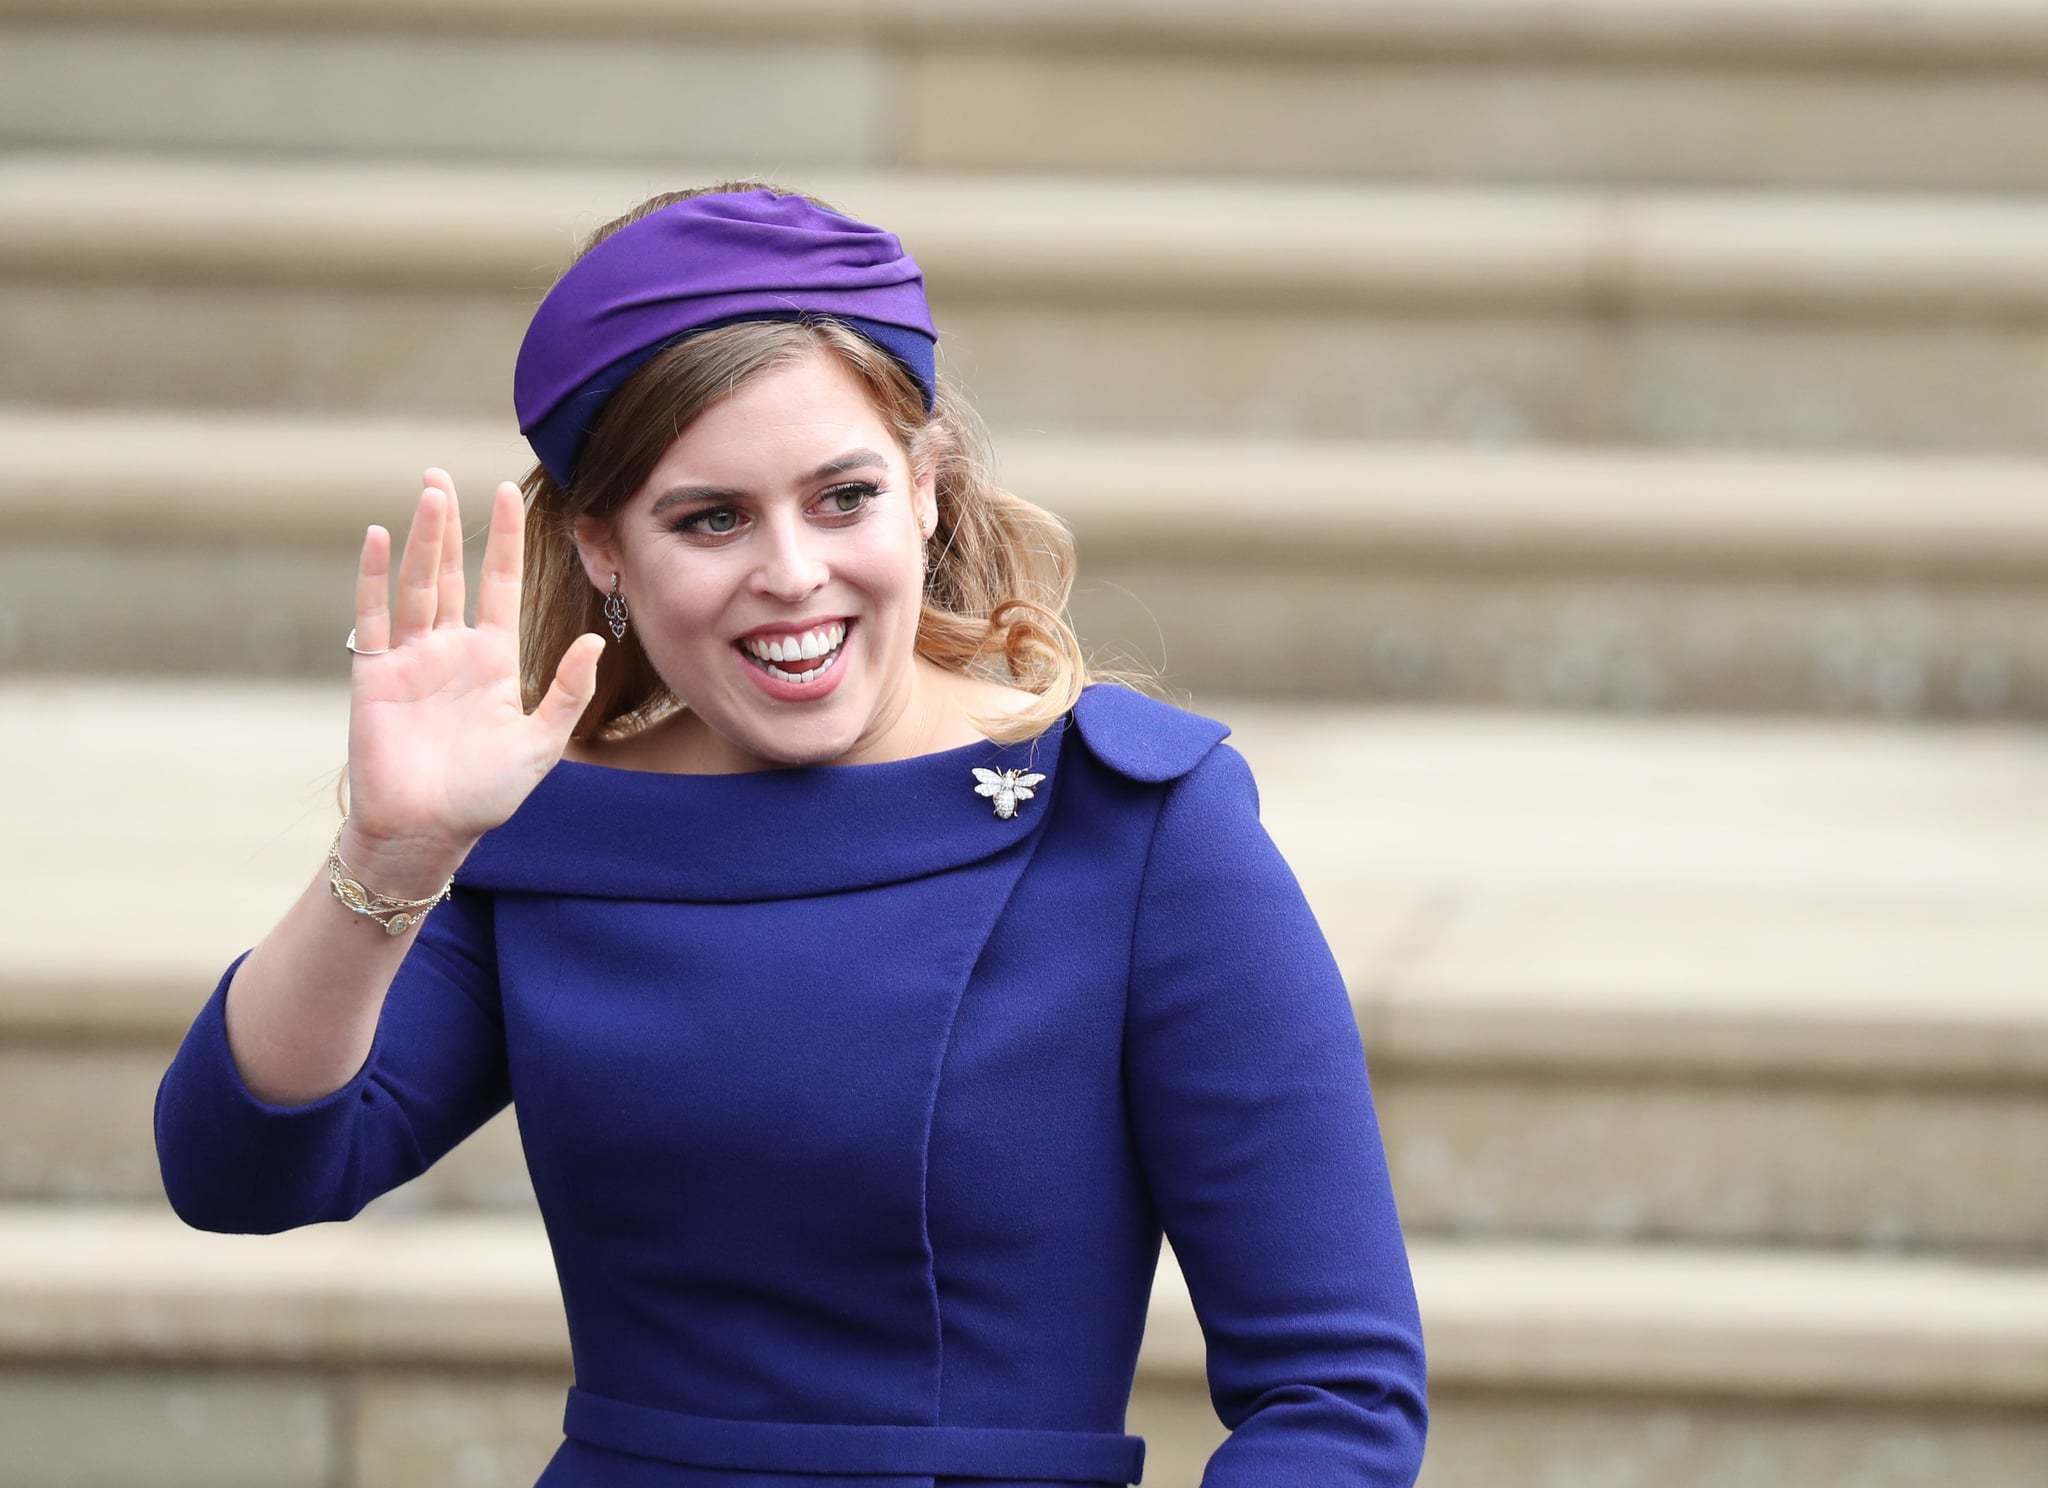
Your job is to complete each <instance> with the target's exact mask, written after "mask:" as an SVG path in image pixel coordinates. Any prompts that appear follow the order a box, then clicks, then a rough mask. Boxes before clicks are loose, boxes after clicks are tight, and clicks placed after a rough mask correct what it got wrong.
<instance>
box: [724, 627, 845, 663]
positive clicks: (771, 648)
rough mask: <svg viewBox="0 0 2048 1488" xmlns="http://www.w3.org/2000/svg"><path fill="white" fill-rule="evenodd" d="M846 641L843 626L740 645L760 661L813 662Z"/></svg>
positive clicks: (752, 640)
mask: <svg viewBox="0 0 2048 1488" xmlns="http://www.w3.org/2000/svg"><path fill="white" fill-rule="evenodd" d="M845 639H846V627H845V626H844V625H836V624H835V625H826V626H822V627H820V628H819V629H817V630H810V631H805V632H804V633H803V634H802V635H791V636H778V637H776V638H775V639H773V640H760V639H750V640H747V641H743V642H742V643H741V644H742V645H743V646H744V647H745V648H746V650H747V652H748V654H749V655H751V656H753V657H755V658H756V659H757V660H760V661H815V660H816V659H817V658H818V657H820V656H830V655H831V654H832V653H833V652H834V651H837V650H838V649H839V646H840V643H841V642H842V641H844V640H845Z"/></svg>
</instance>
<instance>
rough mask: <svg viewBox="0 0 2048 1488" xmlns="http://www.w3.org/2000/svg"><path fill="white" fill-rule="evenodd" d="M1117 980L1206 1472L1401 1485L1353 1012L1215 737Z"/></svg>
mask: <svg viewBox="0 0 2048 1488" xmlns="http://www.w3.org/2000/svg"><path fill="white" fill-rule="evenodd" d="M1130 999H1131V1000H1130V1010H1129V1014H1128V1023H1127V1028H1126V1040H1127V1043H1126V1052H1125V1059H1126V1077H1127V1080H1128V1090H1129V1099H1130V1104H1131V1113H1132V1121H1133V1123H1134V1126H1135V1129H1136V1132H1137V1138H1138V1145H1139V1154H1140V1158H1141V1161H1142V1162H1143V1165H1144V1169H1145V1174H1146V1177H1147V1180H1148V1182H1149V1183H1150V1185H1151V1189H1152V1195H1153V1200H1154V1202H1155V1204H1156V1205H1157V1207H1158V1212H1159V1217H1160V1222H1161V1225H1162V1227H1163V1228H1164V1229H1165V1231H1166V1234H1167V1237H1168V1239H1169V1240H1170V1241H1171V1242H1172V1244H1173V1248H1174V1252H1175V1254H1176V1255H1177V1256H1178V1257H1179V1260H1180V1263H1181V1268H1182V1270H1183V1272H1184V1273H1185V1274H1186V1277H1187V1282H1188V1288H1189V1291H1190V1293H1191V1295H1192V1297H1193V1300H1194V1304H1195V1310H1196V1313H1197V1316H1198V1317H1199V1318H1200V1321H1201V1325H1202V1331H1203V1335H1204V1337H1205V1339H1206V1340H1207V1343H1208V1377H1209V1391H1210V1398H1211V1399H1212V1401H1213V1402H1214V1404H1215V1407H1216V1412H1217V1414H1218V1415H1219V1416H1220V1417H1221V1418H1222V1420H1223V1422H1224V1424H1225V1425H1226V1426H1228V1427H1230V1429H1231V1436H1230V1437H1229V1439H1228V1440H1227V1441H1226V1442H1225V1443H1224V1444H1223V1445H1222V1446H1221V1447H1220V1448H1219V1449H1218V1450H1217V1451H1216V1453H1215V1455H1214V1456H1213V1457H1212V1458H1211V1459H1210V1462H1209V1467H1208V1471H1207V1473H1206V1474H1205V1475H1204V1477H1203V1483H1204V1485H1205V1488H1292V1485H1301V1488H1336V1485H1339V1484H1352V1485H1360V1488H1408V1485H1410V1484H1412V1483H1413V1481H1414V1479H1415V1476H1416V1474H1417V1473H1418V1471H1419V1470H1420V1467H1421V1461H1422V1446H1423V1437H1424V1432H1425V1428H1426V1422H1427V1411H1426V1408H1425V1404H1424V1363H1423V1346H1422V1330H1421V1323H1420V1320H1419V1318H1418V1316H1417V1312H1416V1305H1415V1295H1414V1287H1413V1283H1412V1281H1411V1279H1410V1276H1409V1270H1408V1259H1407V1252H1406V1249H1405V1248H1404V1246H1403V1244H1402V1239H1401V1231H1400V1224H1399V1220H1398V1218H1397V1217H1396V1214H1395V1209H1394V1199H1393V1193H1392V1188H1391V1186H1390V1184H1389V1181H1388V1176H1387V1166H1386V1157H1385V1154H1384V1151H1383V1149H1382V1145H1381V1140H1380V1134H1379V1127H1378V1123H1377V1121H1376V1119H1375V1117H1374V1113H1373V1105H1372V1097H1371V1093H1370V1090H1369V1088H1368V1085H1367V1079H1366V1068H1365V1059H1364V1054H1363V1051H1362V1050H1361V1048H1360V1045H1359V1038H1358V1030H1357V1025H1356V1023H1355V1021H1354V1019H1353V1016H1352V1013H1351V1008H1350V1004H1349V1000H1348V998H1347V996H1346V993H1345V990H1344V984H1343V980H1342V978H1341V976H1340V975H1339V973H1338V970H1337V967H1336V965H1335V962H1334V960H1333V958H1332V957H1331V954H1330V951H1329V948H1328V945H1327V943H1326V942H1325V941H1324V939H1323V935H1322V932H1321V930H1320V929H1319V928H1318V927H1317V925H1316V922H1315V918H1314V916H1313V915H1312V914H1311V912H1310V910H1309V907H1308V904H1307V902H1306V901H1305V900H1304V898H1303V897H1302V894H1301V891H1300V888H1299V886H1298V885H1297V883H1296V881H1295V879H1294V876H1293V874H1292V872H1291V871H1290V870H1289V869H1288V867H1287V865H1286V863H1285V861H1284V860H1283V859H1282V858H1281V857H1280V854H1279V852H1278V850H1277V849H1276V848H1275V847H1274V845H1273V843H1272V841H1271V839H1270V838H1269V837H1268V836H1267V835H1266V832H1265V830H1264V828H1262V827H1261V826H1260V825H1259V821H1258V803H1257V793H1256V789H1255V787H1254V786H1253V783H1252V778H1251V772H1250V770H1249V769H1248V768H1247V767H1246V765H1245V763H1244V760H1243V759H1242V757H1241V756H1239V755H1238V754H1237V752H1236V751H1235V750H1232V749H1231V748H1229V747H1228V746H1227V745H1219V746H1218V747H1217V748H1215V749H1214V750H1213V751H1211V752H1210V753H1209V754H1208V756H1207V757H1206V758H1205V759H1204V760H1203V762H1202V763H1201V764H1200V765H1198V766H1197V767H1196V768H1195V769H1194V770H1193V771H1192V772H1190V773H1188V774H1187V775H1185V776H1183V777H1182V778H1181V779H1179V780H1178V781H1176V782H1175V783H1174V784H1173V785H1172V786H1171V787H1170V788H1169V793H1168V796H1167V798H1166V801H1165V803H1164V805H1163V807H1162V809H1161V814H1160V817H1159V820H1158V824H1157V828H1156V831H1155V835H1154V838H1153V842H1152V847H1151V854H1150V858H1149V860H1148V863H1147V867H1146V872H1145V881H1144V886H1143V889H1142V891H1141V895H1140V902H1139V907H1138V924H1137V931H1136V935H1135V939H1134V942H1133V946H1132V967H1131V991H1130Z"/></svg>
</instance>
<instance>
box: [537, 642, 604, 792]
mask: <svg viewBox="0 0 2048 1488" xmlns="http://www.w3.org/2000/svg"><path fill="white" fill-rule="evenodd" d="M603 655H604V637H603V636H601V635H599V634H597V632H595V631H589V630H586V631H585V632H584V633H583V634H582V635H580V636H578V637H576V639H575V640H573V641H571V642H570V643H569V649H568V650H567V651H564V652H563V653H562V659H561V661H560V662H558V663H557V664H556V666H555V680H554V681H553V682H550V683H549V684H548V690H547V695H546V696H545V697H543V698H542V699H541V700H540V706H539V707H538V708H535V709H534V710H533V727H534V729H535V731H536V733H537V734H538V735H539V740H538V743H539V747H540V748H542V749H544V750H546V751H547V758H548V759H550V760H558V759H560V758H561V757H562V751H563V750H565V749H567V748H568V747H569V735H570V734H572V733H574V732H575V730H576V723H577V720H579V719H580V718H582V717H583V710H584V709H585V708H587V707H589V706H590V699H591V697H592V696H593V695H594V694H595V693H596V691H597V661H598V658H599V657H601V656H603Z"/></svg>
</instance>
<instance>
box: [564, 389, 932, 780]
mask: <svg viewBox="0 0 2048 1488" xmlns="http://www.w3.org/2000/svg"><path fill="white" fill-rule="evenodd" d="M936 520H937V508H936V505H935V503H934V501H933V496H932V485H931V478H930V474H929V472H926V473H924V474H922V475H921V476H915V477H914V476H913V474H912V472H911V470H910V469H909V461H908V459H907V457H906V456H905V454H904V451H903V449H902V448H901V447H900V446H899V445H898V444H897V442H896V440H895V437H894V435H893V434H891V432H890V430H889V427H888V425H886V424H885V423H883V421H882V418H881V416H880V414H878V413H877V412H876V411H875V408H874V406H873V404H872V403H870V402H869V400H868V395H867V393H866V391H865V389H864V388H863V386H862V384H861V383H860V382H859V380H858V379H857V378H856V377H855V375H854V374H853V372H852V371H851V370H850V369H849V368H848V367H847V366H846V364H845V363H844V362H842V361H841V360H840V359H839V358H838V357H837V356H836V355H834V354H832V353H831V352H829V351H824V350H819V351H817V352H815V353H812V354H810V355H808V356H806V357H804V358H803V359H802V360H800V361H796V362H792V363H790V364H788V365H786V366H783V367H778V368H775V369H774V370H772V371H769V372H765V373H762V374H761V375H759V376H758V377H756V378H754V379H753V380H752V381H750V382H748V383H747V384H745V385H744V386H743V387H741V388H740V390H739V391H738V392H735V393H733V394H731V395H729V396H728V397H726V398H723V399H721V400H720V401H719V402H717V403H715V404H713V405H712V406H711V407H710V408H708V409H706V410H705V412H704V413H703V414H701V415H700V416H699V417H698V418H697V420H696V421H695V422H694V423H692V424H691V425H690V426H689V427H688V428H687V429H685V430H684V431H683V432H682V434H681V436H680V437H678V438H677V440H676V442H675V443H674V444H672V445H670V446H669V448H668V452H667V453H666V454H664V455H663V456H662V458H661V461H660V463H659V464H657V465H656V466H655V468H654V471H653V473H652V474H651V475H649V476H648V478H647V480H646V482H645V483H644V484H643V485H642V486H641V487H640V489H639V490H637V491H635V492H634V493H633V495H632V497H631V498H630V499H629V500H628V501H627V502H626V503H625V505H624V506H622V507H621V508H620V509H619V510H618V511H617V512H616V513H614V514H613V516H612V518H611V521H610V522H609V524H605V523H600V522H598V521H596V520H594V519H591V518H588V517H585V518H580V519H578V522H577V546H578V548H579V549H580V550H581V552H582V556H583V562H584V569H585V572H586V573H588V574H589V576H590V580H591V582H592V583H593V584H595V585H597V586H598V588H599V589H600V590H605V591H609V589H610V586H611V575H612V573H613V572H614V571H616V572H617V573H618V575H619V592H620V593H621V594H623V595H624V596H625V598H626V603H627V606H628V610H629V613H630V621H629V623H630V624H631V625H632V627H633V630H634V632H635V633H636V634H637V635H638V638H639V642H640V645H641V646H642V647H643V648H644V649H645V650H646V652H647V657H648V660H649V661H651V662H652V663H653V664H654V669H655V671H656V672H658V673H659V674H660V675H661V678H662V680H663V681H664V682H666V683H667V684H668V687H669V689H670V690H671V691H672V692H674V693H675V695H676V696H677V697H678V698H680V699H681V700H682V701H683V703H684V704H685V705H687V706H688V708H689V709H690V712H691V713H692V714H693V715H694V716H695V718H696V719H697V720H698V721H700V722H701V724H702V725H703V726H704V728H705V729H708V730H709V732H710V734H711V735H713V736H715V740H714V741H712V742H714V743H715V745H717V746H722V747H719V748H714V749H713V751H712V756H711V761H710V764H711V767H713V768H720V769H732V770H744V769H760V768H764V767H766V766H769V765H777V764H782V765H802V764H825V763H830V762H833V761H841V760H849V759H851V760H858V759H861V758H863V757H870V756H872V757H877V758H885V757H889V754H890V747H889V746H890V740H891V737H892V736H893V735H894V734H896V733H899V732H901V731H903V730H904V729H906V728H908V727H909V719H910V718H911V716H912V715H913V712H914V710H912V709H911V706H910V705H911V702H912V696H913V693H914V691H915V689H916V688H917V686H918V682H917V676H918V672H917V668H916V666H915V662H914V654H913V643H914V642H915V640H916V636H917V621H918V612H919V607H920V604H921V601H922V597H923V593H924V573H923V545H924V539H925V537H926V536H927V534H929V533H930V532H931V531H932V529H933V527H934V525H935V523H936Z"/></svg>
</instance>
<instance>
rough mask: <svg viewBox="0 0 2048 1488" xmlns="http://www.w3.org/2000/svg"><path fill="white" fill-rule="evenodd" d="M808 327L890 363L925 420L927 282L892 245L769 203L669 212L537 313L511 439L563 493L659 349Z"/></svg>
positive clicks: (807, 211) (861, 229)
mask: <svg viewBox="0 0 2048 1488" xmlns="http://www.w3.org/2000/svg"><path fill="white" fill-rule="evenodd" d="M813 315H815V316H825V317H829V318H831V319H833V320H837V321H840V322H842V323H843V324H845V325H847V326H848V327H850V328H851V329H853V330H855V331H858V332H859V333H860V334H861V335H863V336H866V337H867V338H868V339H869V340H870V341H873V342H874V343H875V344H876V345H878V346H880V347H881V348H882V349H883V350H884V351H886V352H888V353H889V354H890V355H891V356H893V357H895V358H896V360H897V361H899V362H901V363H902V364H903V365H904V368H905V369H906V370H907V371H908V372H909V373H910V375H911V376H912V377H914V378H916V379H917V382H918V386H920V387H921V388H923V389H924V401H925V408H926V409H927V410H929V409H930V408H931V407H932V404H933V398H934V389H935V386H936V383H937V372H936V347H937V341H938V333H937V332H936V331H934V330H933V329H932V316H931V311H930V309H929V308H927V307H926V305H925V298H924V275H923V273H922V272H920V270H919V269H918V267H917V260H915V259H913V258H912V257H911V256H910V255H909V254H907V253H905V252H904V251H903V245H902V244H901V243H899V242H897V241H896V237H895V235H894V234H893V233H886V232H883V231H882V230H881V229H880V228H878V227H871V226H869V225H868V224H867V223H865V222H857V221H855V220H854V219H853V218H851V217H841V216H839V215H838V214H837V213H834V212H827V211H824V210H823V209H821V208H819V207H815V206H812V205H811V204H810V203H809V202H807V201H805V200H804V199H803V198H802V197H800V196H777V195H776V194H775V193H774V192H772V191H734V192H720V193H717V194H714V195H708V196H695V197H691V198H690V199H689V200H688V201H681V202H677V203H675V204H674V205H672V206H667V207H663V208H662V209H661V210H660V211H658V212H652V213H650V214H648V215H647V216H645V217H643V218H641V219H640V220H639V221H638V222H635V223H633V224H632V225H630V226H628V227H623V228H621V229H619V231H617V232H615V233H613V234H612V235H611V236H610V237H608V238H606V239H605V240H604V241H603V242H602V243H599V244H598V245H597V246H596V247H595V248H593V249H591V250H590V252H588V253H586V254H585V255H584V256H583V257H582V258H581V259H579V260H577V262H576V263H575V264H574V265H573V266H572V267H571V268H570V270H569V271H568V273H566V274H564V275H563V276H562V277H561V279H560V280H559V281H558V282H557V283H556V285H555V287H554V288H553V289H551V290H549V291H548V295H547V298H546V299H544V300H542V301H541V303H540V308H539V309H538V310H536V311H535V312H534V315H533V323H532V324H531V325H529V326H528V327H527V328H526V339H525V340H524V341H522V342H521V343H520V346H519V361H518V364H517V366H516V367H515V368H514V371H513V374H512V401H513V404H514V406H515V407H516V408H517V410H518V413H519V430H520V432H521V433H523V434H524V435H525V436H526V438H527V442H528V443H529V444H531V445H532V446H533V452H534V454H535V455H536V456H538V457H539V459H540V462H541V464H542V465H544V466H545V467H546V468H547V471H548V473H549V474H550V475H552V476H553V477H554V478H555V482H556V484H558V485H561V486H564V487H566V486H567V485H568V484H569V478H570V476H571V475H572V474H573V473H574V471H575V468H576V461H577V458H578V456H580V455H581V454H582V452H583V442H584V440H585V439H586V438H587V437H588V436H589V434H590V426H591V425H592V424H593V423H595V422H596V420H597V415H598V411H599V410H600V409H602V408H603V407H604V404H605V401H606V400H607V399H609V398H610V397H611V395H612V394H613V393H615V392H616V391H618V388H619V385H620V384H621V383H623V382H624V381H625V380H626V379H627V378H628V377H630V376H632V374H633V373H634V372H635V371H637V370H638V369H639V368H640V367H641V366H642V365H644V364H645V363H646V362H648V361H649V360H651V359H652V358H653V357H654V356H655V355H656V354H657V353H658V352H660V351H661V350H662V349H663V348H664V347H667V346H670V345H672V344H673V343H674V342H676V341H677V340H679V339H681V338H682V337H683V336H685V335H687V334H689V333H690V332H692V331H701V330H708V329H709V328H711V327H712V326H720V325H731V324H733V323H735V322H737V321H744V320H795V319H798V318H800V317H804V316H813Z"/></svg>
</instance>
